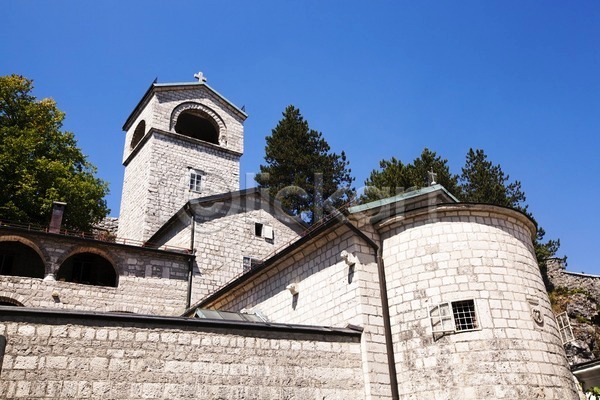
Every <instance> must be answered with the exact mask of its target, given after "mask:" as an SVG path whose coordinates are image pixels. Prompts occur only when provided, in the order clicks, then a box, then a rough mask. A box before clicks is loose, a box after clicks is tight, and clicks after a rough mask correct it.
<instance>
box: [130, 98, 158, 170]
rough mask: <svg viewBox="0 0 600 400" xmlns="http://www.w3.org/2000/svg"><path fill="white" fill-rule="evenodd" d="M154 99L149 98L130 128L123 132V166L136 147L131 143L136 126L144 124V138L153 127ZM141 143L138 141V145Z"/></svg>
mask: <svg viewBox="0 0 600 400" xmlns="http://www.w3.org/2000/svg"><path fill="white" fill-rule="evenodd" d="M156 103H157V101H156V97H151V98H150V99H149V101H148V103H147V104H146V106H145V107H144V108H143V109H142V110H141V111H140V113H139V114H138V115H137V117H136V118H135V120H134V121H133V123H132V124H131V126H130V127H129V128H128V129H127V131H126V132H125V145H124V146H123V164H125V163H126V161H127V159H128V158H129V156H130V155H131V153H132V152H133V150H135V148H136V147H137V146H132V144H133V143H132V141H133V134H134V132H135V129H136V128H137V127H138V125H139V124H140V123H141V122H142V121H143V122H144V124H145V130H144V136H146V135H147V134H148V132H150V129H151V128H152V126H153V123H154V109H155V108H156ZM142 142H143V140H142V141H140V142H139V143H138V144H141V143H142Z"/></svg>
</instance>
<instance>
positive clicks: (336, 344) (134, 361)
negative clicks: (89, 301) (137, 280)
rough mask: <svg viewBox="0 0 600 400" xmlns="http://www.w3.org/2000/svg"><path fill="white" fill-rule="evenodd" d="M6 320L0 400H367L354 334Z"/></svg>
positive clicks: (99, 319) (0, 328) (73, 319)
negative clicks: (293, 399)
mask: <svg viewBox="0 0 600 400" xmlns="http://www.w3.org/2000/svg"><path fill="white" fill-rule="evenodd" d="M7 314H8V315H5V316H4V318H3V319H2V321H0V335H2V336H5V337H6V342H7V345H6V354H5V356H4V361H3V363H2V370H1V372H0V376H1V379H0V397H1V398H3V399H59V398H60V399H63V398H77V399H119V400H127V399H292V398H295V399H331V400H336V399H339V400H342V399H362V398H364V384H363V381H362V375H361V359H360V343H359V339H360V338H359V335H360V334H359V333H358V332H354V333H353V332H349V331H348V330H339V331H337V332H325V331H322V330H318V329H313V330H310V329H298V330H295V329H293V328H289V327H288V328H282V327H269V328H266V327H264V326H262V327H261V326H251V324H246V325H245V326H243V325H240V324H235V323H228V322H223V321H220V323H219V321H217V323H214V322H213V323H210V322H206V321H200V320H187V321H182V320H181V319H178V320H176V319H174V320H159V319H154V320H152V319H134V318H128V317H119V316H111V317H107V316H89V315H88V316H86V315H80V316H74V315H68V314H63V315H61V314H54V315H44V314H43V313H39V312H38V313H35V312H30V315H27V313H23V312H21V313H15V314H9V313H7ZM49 320H52V323H49V322H48V321H49Z"/></svg>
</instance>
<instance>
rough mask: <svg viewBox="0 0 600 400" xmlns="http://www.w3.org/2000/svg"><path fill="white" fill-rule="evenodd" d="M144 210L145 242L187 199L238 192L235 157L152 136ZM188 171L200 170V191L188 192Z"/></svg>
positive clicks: (213, 148) (189, 141)
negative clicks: (146, 199)
mask: <svg viewBox="0 0 600 400" xmlns="http://www.w3.org/2000/svg"><path fill="white" fill-rule="evenodd" d="M152 135H153V136H152V139H151V140H152V142H153V143H152V158H151V160H152V162H150V163H149V164H148V165H147V166H146V168H148V169H149V170H150V171H149V187H148V190H149V192H148V196H149V198H148V209H147V210H146V215H145V218H146V224H145V228H146V229H145V231H144V234H143V238H144V239H143V240H147V239H148V238H149V237H150V236H152V234H154V233H155V232H156V231H157V230H158V229H159V228H160V227H161V226H162V225H163V224H164V223H165V222H167V221H168V220H169V218H171V217H172V216H173V215H174V214H175V213H176V212H177V211H179V209H180V208H181V207H182V206H183V205H184V204H185V203H186V202H187V201H188V200H190V199H194V198H198V197H206V196H210V195H214V194H220V193H226V192H231V191H235V190H238V189H239V174H240V171H239V168H240V166H239V155H235V154H232V153H227V152H223V151H221V150H220V149H218V147H217V146H210V145H208V144H206V145H205V144H203V143H202V142H200V141H197V140H195V139H188V138H186V137H185V136H181V135H177V134H167V133H159V132H154V133H152ZM190 169H194V170H196V171H201V172H202V173H203V176H202V191H201V192H195V191H192V190H190V189H189V184H190Z"/></svg>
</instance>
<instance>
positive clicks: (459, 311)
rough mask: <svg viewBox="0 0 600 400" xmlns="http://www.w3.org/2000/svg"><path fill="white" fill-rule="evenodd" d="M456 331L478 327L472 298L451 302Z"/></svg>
mask: <svg viewBox="0 0 600 400" xmlns="http://www.w3.org/2000/svg"><path fill="white" fill-rule="evenodd" d="M452 313H453V314H454V324H455V325H456V331H457V332H458V331H468V330H472V329H477V328H479V326H478V324H477V315H476V313H475V302H474V301H473V300H465V301H455V302H453V303H452Z"/></svg>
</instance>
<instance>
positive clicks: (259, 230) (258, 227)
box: [254, 222, 275, 240]
mask: <svg viewBox="0 0 600 400" xmlns="http://www.w3.org/2000/svg"><path fill="white" fill-rule="evenodd" d="M254 235H256V236H258V237H262V238H265V239H268V240H273V239H274V238H275V234H274V233H273V227H272V226H269V225H264V224H261V223H260V222H256V223H254Z"/></svg>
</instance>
